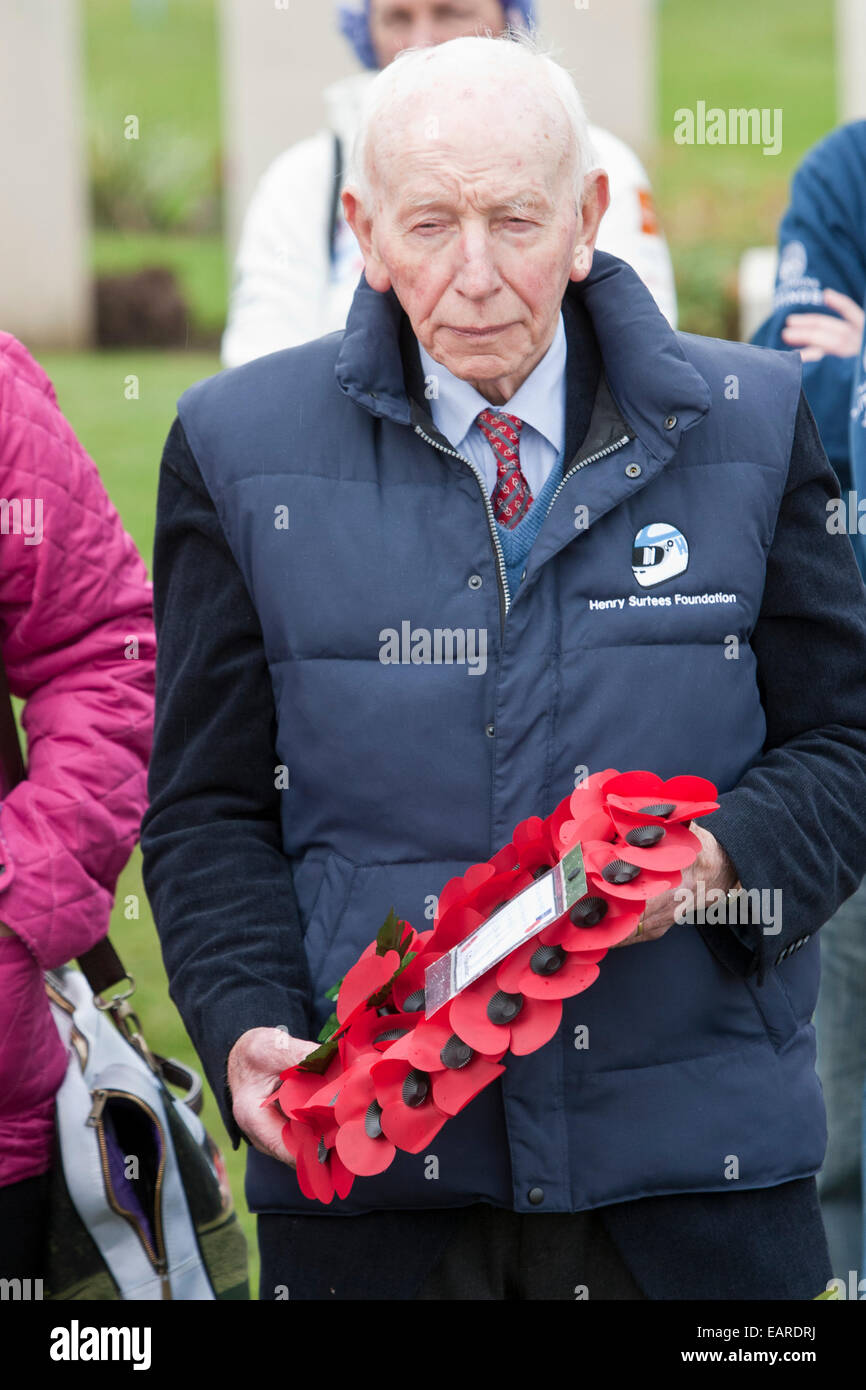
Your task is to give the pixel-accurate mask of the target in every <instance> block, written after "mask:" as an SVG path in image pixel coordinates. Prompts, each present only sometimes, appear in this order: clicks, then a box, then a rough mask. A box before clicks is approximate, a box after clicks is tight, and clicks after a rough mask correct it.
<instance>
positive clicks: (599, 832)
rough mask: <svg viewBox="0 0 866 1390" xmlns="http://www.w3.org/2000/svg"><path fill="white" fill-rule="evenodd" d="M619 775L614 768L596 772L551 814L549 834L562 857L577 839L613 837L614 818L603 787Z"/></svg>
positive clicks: (609, 838)
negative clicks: (609, 810)
mask: <svg viewBox="0 0 866 1390" xmlns="http://www.w3.org/2000/svg"><path fill="white" fill-rule="evenodd" d="M618 775H619V774H618V773H617V772H615V771H614V770H613V769H610V768H609V769H608V770H607V771H606V772H597V773H593V775H592V776H591V777H587V778H585V779H584V781H583V782H581V783H580V785H579V786H577V787H575V789H574V791H573V792H572V793H571V795H570V796H567V797H565V799H564V800H563V801H561V802H560V803H559V805H558V806H557V808H556V810H555V811H553V812H552V813H551V814H550V816H548V827H549V834H550V837H551V840H552V843H553V846H554V848H555V849H556V851H557V854H558V856H559V857H561V856H562V855H563V854H565V853H566V851H567V850H569V849H572V848H573V847H574V843H575V841H576V840H581V839H584V840H612V839H613V837H614V835H615V833H616V832H615V829H614V825H613V821H612V820H611V817H610V814H609V812H608V809H607V804H606V801H605V797H604V792H603V787H604V785H605V783H606V782H607V781H610V779H611V777H617V776H618Z"/></svg>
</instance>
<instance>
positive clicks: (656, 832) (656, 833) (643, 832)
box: [625, 825, 667, 849]
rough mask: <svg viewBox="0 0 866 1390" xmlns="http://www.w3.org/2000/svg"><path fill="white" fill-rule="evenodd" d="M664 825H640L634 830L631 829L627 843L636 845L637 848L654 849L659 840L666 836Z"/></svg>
mask: <svg viewBox="0 0 866 1390" xmlns="http://www.w3.org/2000/svg"><path fill="white" fill-rule="evenodd" d="M666 833H667V832H666V831H665V828H664V826H663V825H638V826H635V828H634V830H630V831H629V832H628V834H627V835H626V837H625V840H626V844H628V845H634V846H635V847H636V848H637V849H652V847H653V845H657V844H658V842H659V840H663V839H664V837H665V834H666Z"/></svg>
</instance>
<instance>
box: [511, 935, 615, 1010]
mask: <svg viewBox="0 0 866 1390" xmlns="http://www.w3.org/2000/svg"><path fill="white" fill-rule="evenodd" d="M588 954H597V955H599V958H601V957H603V956H605V955H606V954H607V953H606V952H605V951H602V952H600V953H598V952H592V953H588ZM597 979H598V966H597V965H596V964H595V963H594V962H590V961H587V960H586V959H580V958H579V957H578V955H577V954H576V953H569V952H568V951H566V950H564V948H563V947H562V946H552V945H546V944H545V943H544V942H539V941H537V940H535V939H533V940H532V941H527V942H526V944H525V945H523V946H520V947H519V948H518V949H517V950H516V951H512V952H511V955H510V956H506V958H505V960H504V961H502V962H501V964H500V965H498V966H497V967H496V983H497V985H498V987H499V988H500V989H501V990H503V991H504V992H505V993H506V994H508V995H524V996H525V997H526V998H527V999H570V998H571V997H572V996H573V995H575V994H580V993H581V991H582V990H585V989H588V988H589V986H590V985H591V984H594V983H595V981H596V980H597Z"/></svg>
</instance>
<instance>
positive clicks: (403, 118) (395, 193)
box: [344, 88, 608, 404]
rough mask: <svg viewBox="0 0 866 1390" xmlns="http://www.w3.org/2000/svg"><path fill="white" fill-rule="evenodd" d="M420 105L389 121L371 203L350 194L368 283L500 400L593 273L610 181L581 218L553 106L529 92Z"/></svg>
mask: <svg viewBox="0 0 866 1390" xmlns="http://www.w3.org/2000/svg"><path fill="white" fill-rule="evenodd" d="M419 106H420V107H421V109H420V110H419V111H416V113H415V114H412V113H404V111H403V110H402V109H400V108H398V110H397V111H395V112H394V113H393V119H389V120H388V121H387V122H384V121H383V126H384V127H385V129H384V130H383V132H382V134H381V136H380V138H378V139H377V142H376V154H375V170H374V187H373V194H374V197H373V204H374V205H373V207H372V209H366V208H364V207H362V206H361V205H360V203H359V202H358V201H357V199H356V198H355V196H354V195H353V194H352V193H351V192H350V191H348V190H347V192H346V193H345V194H344V206H345V209H346V215H347V217H348V219H349V221H350V223H351V225H352V227H353V230H354V231H355V233H356V235H357V237H358V239H359V241H360V243H361V247H362V249H363V251H364V258H365V270H366V276H367V280H368V282H369V284H370V285H371V286H372V288H373V289H376V290H379V291H381V292H383V293H384V292H385V291H386V290H387V289H388V288H389V287H393V289H394V292H395V294H396V296H397V298H398V299H399V301H400V303H401V305H402V306H403V309H404V310H405V311H406V313H407V315H408V317H409V320H410V322H411V324H412V328H413V331H414V333H415V336H416V337H417V338H418V340H419V342H420V343H421V344H422V345H423V346H424V347H425V348H426V349H427V351H428V352H429V353H430V355H431V356H432V357H434V358H435V359H436V361H437V362H441V363H442V364H443V365H444V366H446V367H447V368H448V369H449V370H450V371H451V372H453V373H454V375H455V376H458V377H460V378H462V379H463V380H466V381H470V382H472V384H473V385H475V386H476V387H477V389H478V390H479V391H480V392H481V394H482V395H484V396H485V397H486V398H487V399H488V400H489V401H490V402H491V403H492V404H502V403H504V402H505V401H507V400H509V399H510V397H511V396H512V395H513V394H514V392H515V391H516V389H517V387H518V386H519V385H520V384H521V382H522V381H523V380H525V379H526V377H527V376H528V375H529V373H530V372H531V371H532V369H533V367H534V366H535V365H536V363H537V362H539V361H540V360H541V358H542V357H543V356H544V353H545V352H546V351H547V348H548V347H549V346H550V343H551V342H552V340H553V336H554V333H555V330H556V324H557V319H558V315H559V310H560V306H561V301H562V296H563V294H564V292H565V287H566V285H567V283H568V281H569V279H570V278H571V279H574V280H581V279H583V278H584V277H585V276H586V275H587V274H588V273H589V269H590V266H591V263H592V246H593V245H594V242H595V236H596V233H597V230H598V222H599V220H600V218H601V215H602V213H603V212H604V210H605V208H606V206H607V197H608V195H607V178H606V175H604V174H603V173H600V172H598V173H596V174H595V175H594V176H591V177H590V178H589V179H587V180H586V183H585V189H586V197H585V203H584V208H583V215H582V216H581V215H580V214H579V213H578V212H577V210H576V206H575V194H574V182H573V177H574V175H573V164H572V161H571V158H570V156H569V154H568V153H565V154H564V153H563V150H562V145H561V143H560V144H557V143H556V141H555V140H552V139H551V120H552V118H551V112H550V109H549V106H546V105H543V104H542V105H541V106H539V104H538V101H537V99H536V100H533V94H532V92H531V91H529V90H528V89H526V88H524V89H523V90H512V91H511V92H509V93H507V94H505V95H504V96H503V95H502V94H501V93H497V92H491V91H490V90H489V89H488V90H485V91H483V92H482V91H477V90H467V89H457V90H455V91H453V92H452V94H451V99H450V100H449V99H448V98H447V96H444V95H443V96H442V97H441V98H439V99H433V98H429V97H427V98H424V99H423V100H422V102H421V103H419ZM563 120H564V117H563Z"/></svg>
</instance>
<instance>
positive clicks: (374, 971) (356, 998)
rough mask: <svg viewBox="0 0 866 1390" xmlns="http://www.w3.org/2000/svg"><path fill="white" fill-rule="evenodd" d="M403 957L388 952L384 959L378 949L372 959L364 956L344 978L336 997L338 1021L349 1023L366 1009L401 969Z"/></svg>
mask: <svg viewBox="0 0 866 1390" xmlns="http://www.w3.org/2000/svg"><path fill="white" fill-rule="evenodd" d="M400 964H401V961H400V956H399V954H398V953H397V951H386V952H385V954H384V956H379V955H376V953H375V947H374V950H373V952H372V953H371V954H370V955H363V956H361V958H360V960H358V961H356V963H355V964H354V965H353V966H352V968H351V970H349V971H348V972H347V973H346V975H345V976H344V978H343V983H342V984H341V985H340V993H339V994H338V995H337V1021H338V1022H339V1023H341V1024H345V1023H347V1022H348V1021H349V1020H350V1019H351V1018H353V1016H354V1015H355V1014H357V1013H359V1012H360V1011H361V1010H362V1009H363V1008H365V1007H366V1003H367V1000H368V999H369V997H370V995H373V994H376V993H377V992H378V991H379V990H381V989H383V988H384V986H385V985H386V984H387V983H388V981H389V980H390V979H391V978H392V977H393V976H394V975H395V973H396V972H397V971H398V970H399V969H400Z"/></svg>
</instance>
